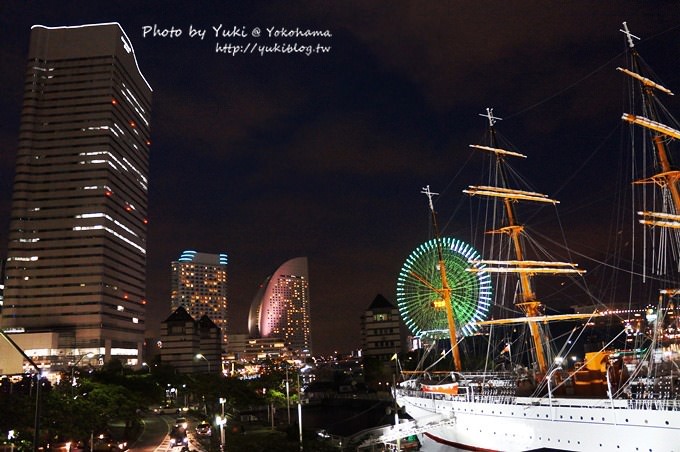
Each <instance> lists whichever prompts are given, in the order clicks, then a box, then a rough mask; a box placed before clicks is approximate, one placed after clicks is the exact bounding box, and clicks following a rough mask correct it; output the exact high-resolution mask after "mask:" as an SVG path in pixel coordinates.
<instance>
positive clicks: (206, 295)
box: [171, 251, 228, 346]
mask: <svg viewBox="0 0 680 452" xmlns="http://www.w3.org/2000/svg"><path fill="white" fill-rule="evenodd" d="M171 304H172V310H173V311H175V310H176V309H177V308H179V307H180V306H181V307H183V308H184V309H186V311H187V312H188V313H189V315H191V317H193V318H195V319H200V318H201V317H202V316H203V315H207V316H208V317H209V318H210V320H212V321H213V322H214V323H215V325H217V327H219V328H220V329H221V330H222V341H223V346H224V345H225V344H226V341H227V306H228V303H227V255H226V254H224V253H222V254H206V253H197V252H196V251H184V252H183V253H182V255H181V256H180V258H179V259H178V260H176V261H173V262H172V293H171Z"/></svg>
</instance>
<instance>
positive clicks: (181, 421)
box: [175, 417, 189, 431]
mask: <svg viewBox="0 0 680 452" xmlns="http://www.w3.org/2000/svg"><path fill="white" fill-rule="evenodd" d="M175 427H182V428H183V429H184V430H185V431H186V429H187V428H188V427H189V422H188V421H187V418H185V417H178V418H177V419H175Z"/></svg>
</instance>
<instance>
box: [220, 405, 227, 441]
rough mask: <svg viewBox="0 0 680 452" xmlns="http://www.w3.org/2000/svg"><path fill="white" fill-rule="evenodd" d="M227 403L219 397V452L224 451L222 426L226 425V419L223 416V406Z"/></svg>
mask: <svg viewBox="0 0 680 452" xmlns="http://www.w3.org/2000/svg"><path fill="white" fill-rule="evenodd" d="M226 402H227V399H225V398H223V397H220V405H222V417H220V418H219V419H220V421H219V422H218V424H219V426H220V450H221V451H224V424H226V423H227V417H226V416H225V415H224V404H225V403H226Z"/></svg>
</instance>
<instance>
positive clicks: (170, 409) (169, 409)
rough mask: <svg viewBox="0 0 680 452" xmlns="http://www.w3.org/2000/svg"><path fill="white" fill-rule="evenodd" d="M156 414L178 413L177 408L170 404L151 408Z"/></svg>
mask: <svg viewBox="0 0 680 452" xmlns="http://www.w3.org/2000/svg"><path fill="white" fill-rule="evenodd" d="M153 412H154V413H156V414H177V413H179V408H177V407H174V406H170V405H161V406H158V407H156V408H154V409H153Z"/></svg>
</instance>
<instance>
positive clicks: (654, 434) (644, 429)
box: [398, 395, 680, 452]
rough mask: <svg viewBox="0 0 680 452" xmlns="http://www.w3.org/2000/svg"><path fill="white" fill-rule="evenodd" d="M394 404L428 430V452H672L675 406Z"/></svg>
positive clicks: (492, 401) (678, 448)
mask: <svg viewBox="0 0 680 452" xmlns="http://www.w3.org/2000/svg"><path fill="white" fill-rule="evenodd" d="M398 403H399V405H401V406H403V407H404V408H405V410H406V412H407V413H408V414H409V415H410V416H411V417H412V418H413V419H415V420H416V424H419V423H420V424H421V425H422V424H423V423H428V424H432V428H428V429H427V430H426V431H425V432H424V433H422V434H421V436H422V438H421V441H422V442H423V443H424V444H427V445H428V447H427V450H428V452H430V451H431V450H435V451H436V450H442V451H444V450H449V451H450V450H451V448H457V449H460V450H472V451H507V452H511V451H530V450H534V449H541V448H549V449H554V450H569V451H589V452H590V451H653V452H659V451H663V452H680V405H677V401H674V402H673V403H674V404H673V405H669V403H668V401H660V400H659V401H642V400H632V401H627V400H614V401H610V400H607V399H605V400H600V399H565V398H553V399H551V400H550V399H546V398H542V399H538V398H537V399H533V398H528V397H527V398H524V397H491V396H490V397H488V398H486V400H485V399H484V396H480V397H479V398H478V399H477V400H475V401H468V400H465V399H464V398H460V400H455V398H452V397H446V396H440V397H437V396H435V397H432V396H430V395H426V396H413V395H404V396H402V397H399V399H398ZM612 406H613V407H612Z"/></svg>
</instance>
